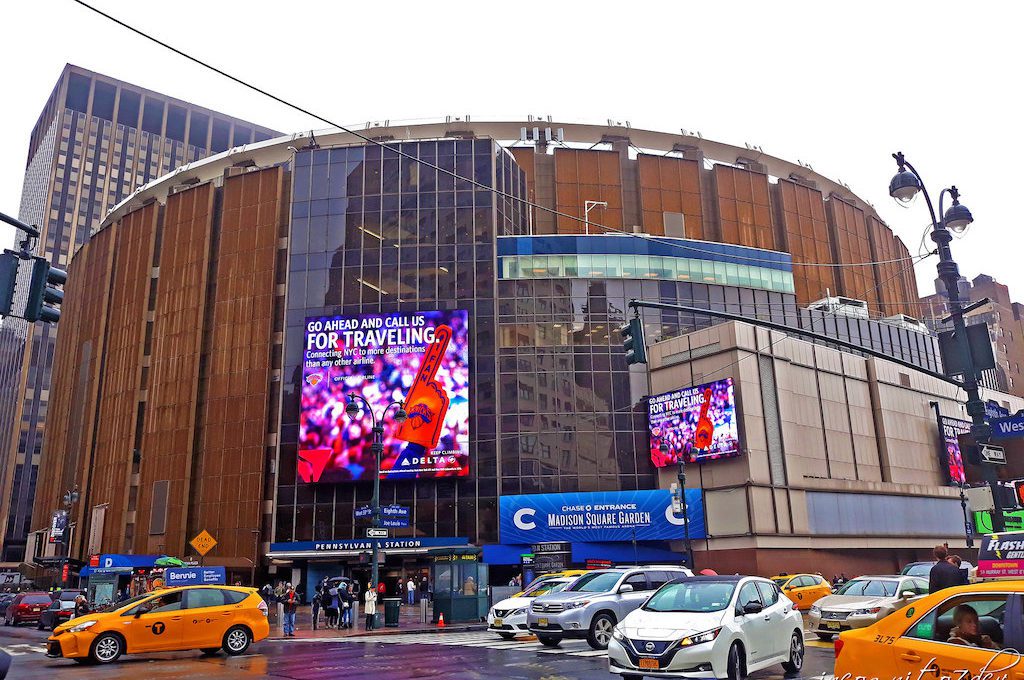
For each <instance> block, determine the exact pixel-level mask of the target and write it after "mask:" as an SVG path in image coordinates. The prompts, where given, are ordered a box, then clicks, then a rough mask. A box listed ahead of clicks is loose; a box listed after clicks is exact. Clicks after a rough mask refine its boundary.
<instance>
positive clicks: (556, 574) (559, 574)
mask: <svg viewBox="0 0 1024 680" xmlns="http://www.w3.org/2000/svg"><path fill="white" fill-rule="evenodd" d="M587 571H588V570H587V569H563V570H562V571H549V572H548V573H546V574H541V575H540V576H538V577H537V578H535V579H533V580H532V581H530V583H529V584H528V585H527V586H526V587H525V588H523V589H522V590H521V591H519V592H518V593H516V594H515V595H512V597H522V596H523V593H525V592H526V591H527V590H529V589H530V588H533V587H534V586H536V585H537V584H538V583H543V582H544V581H547V580H548V579H552V578H564V577H566V576H582V575H583V574H586V573H587Z"/></svg>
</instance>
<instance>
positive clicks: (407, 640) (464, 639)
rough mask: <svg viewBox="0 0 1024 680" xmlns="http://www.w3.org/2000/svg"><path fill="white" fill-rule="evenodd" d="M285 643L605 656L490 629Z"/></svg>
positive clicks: (581, 645)
mask: <svg viewBox="0 0 1024 680" xmlns="http://www.w3.org/2000/svg"><path fill="white" fill-rule="evenodd" d="M285 642H289V643H292V642H348V643H364V644H369V643H380V644H388V645H441V646H447V647H475V648H478V649H494V650H510V651H523V652H539V653H541V654H564V655H567V656H579V657H591V656H604V655H606V654H607V652H606V651H605V650H603V649H590V646H589V645H587V643H586V642H584V641H582V640H566V641H564V642H563V643H562V646H560V647H545V646H544V645H542V644H541V643H539V642H537V641H536V638H532V637H531V638H523V639H521V640H504V639H502V638H499V637H498V636H496V635H494V634H493V633H487V632H469V633H404V634H399V635H367V636H349V637H342V638H312V639H311V638H305V639H302V638H296V639H291V640H285Z"/></svg>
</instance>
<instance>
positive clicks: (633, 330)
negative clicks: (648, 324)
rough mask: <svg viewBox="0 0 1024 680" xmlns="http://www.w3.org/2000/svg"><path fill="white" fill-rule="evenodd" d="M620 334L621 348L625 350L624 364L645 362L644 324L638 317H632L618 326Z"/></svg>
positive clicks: (630, 364)
mask: <svg viewBox="0 0 1024 680" xmlns="http://www.w3.org/2000/svg"><path fill="white" fill-rule="evenodd" d="M619 333H621V334H622V349H623V350H624V351H625V352H626V365H627V366H632V365H633V364H646V363H647V345H646V343H645V342H644V324H643V321H641V320H640V317H639V316H637V317H633V318H632V319H630V320H629V323H626V324H624V325H622V326H621V327H620V328H619Z"/></svg>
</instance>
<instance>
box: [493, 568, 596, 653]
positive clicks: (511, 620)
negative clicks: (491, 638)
mask: <svg viewBox="0 0 1024 680" xmlns="http://www.w3.org/2000/svg"><path fill="white" fill-rule="evenodd" d="M576 578H577V577H575V576H560V577H558V578H549V579H544V580H543V581H540V582H539V583H535V584H534V585H533V586H531V587H530V588H527V589H526V590H525V591H524V592H523V593H522V594H521V595H520V596H519V597H510V598H507V599H504V600H502V601H501V602H498V603H496V604H495V605H494V606H493V607H491V609H490V611H488V612H487V630H488V631H489V632H491V633H497V634H498V635H500V636H501V637H502V638H503V639H505V640H511V639H512V638H514V637H515V636H516V633H529V632H530V631H529V630H528V629H527V627H526V612H527V610H528V609H529V608H530V603H531V602H533V598H535V597H539V596H541V595H547V594H549V593H557V592H560V591H561V590H562V589H563V588H565V587H566V586H567V585H569V584H570V583H572V582H573V581H575V580H576Z"/></svg>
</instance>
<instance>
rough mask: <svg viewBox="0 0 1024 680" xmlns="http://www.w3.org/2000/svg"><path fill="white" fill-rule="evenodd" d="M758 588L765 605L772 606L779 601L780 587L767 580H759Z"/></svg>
mask: <svg viewBox="0 0 1024 680" xmlns="http://www.w3.org/2000/svg"><path fill="white" fill-rule="evenodd" d="M757 590H758V592H760V593H761V601H762V602H764V606H765V607H771V606H772V605H773V604H775V603H776V602H778V601H779V587H778V586H777V585H775V584H774V583H768V582H767V581H757Z"/></svg>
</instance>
